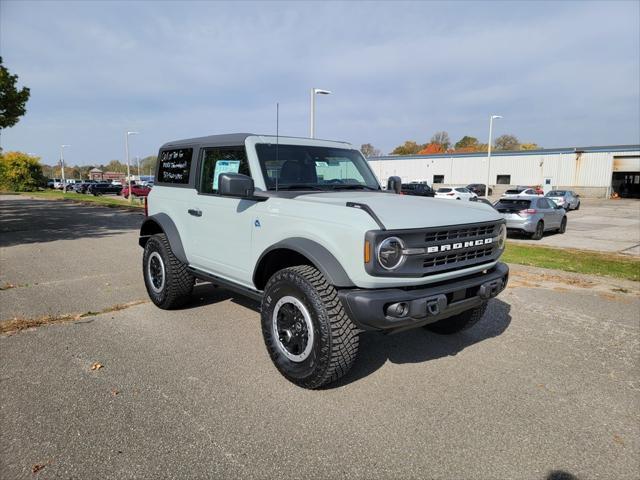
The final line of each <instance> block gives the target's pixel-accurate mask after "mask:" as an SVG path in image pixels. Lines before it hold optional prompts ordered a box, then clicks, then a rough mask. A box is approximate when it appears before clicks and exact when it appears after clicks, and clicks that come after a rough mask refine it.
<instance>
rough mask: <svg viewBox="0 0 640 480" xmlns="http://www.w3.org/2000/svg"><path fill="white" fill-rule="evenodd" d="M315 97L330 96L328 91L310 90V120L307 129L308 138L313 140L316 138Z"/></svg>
mask: <svg viewBox="0 0 640 480" xmlns="http://www.w3.org/2000/svg"><path fill="white" fill-rule="evenodd" d="M316 95H331V92H330V91H329V90H323V89H321V88H312V89H311V113H310V114H311V120H310V128H309V137H311V138H315V136H316V126H315V122H316Z"/></svg>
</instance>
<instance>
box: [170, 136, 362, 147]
mask: <svg viewBox="0 0 640 480" xmlns="http://www.w3.org/2000/svg"><path fill="white" fill-rule="evenodd" d="M254 136H255V137H275V135H273V134H268V135H267V134H259V133H225V134H223V135H208V136H206V137H195V138H186V139H184V140H174V141H172V142H167V143H165V144H164V145H162V147H160V148H167V147H177V146H181V145H185V146H186V145H203V144H206V145H242V144H244V141H245V140H246V139H247V137H254ZM280 138H282V139H285V138H301V139H305V140H320V141H328V142H335V143H344V144H346V145H350V144H349V143H348V142H343V141H339V140H323V139H321V138H306V137H292V136H290V135H281V136H280Z"/></svg>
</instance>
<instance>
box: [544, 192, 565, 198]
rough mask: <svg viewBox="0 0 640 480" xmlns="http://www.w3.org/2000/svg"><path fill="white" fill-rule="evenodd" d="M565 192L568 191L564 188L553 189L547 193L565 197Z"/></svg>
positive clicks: (552, 195)
mask: <svg viewBox="0 0 640 480" xmlns="http://www.w3.org/2000/svg"><path fill="white" fill-rule="evenodd" d="M565 193H567V192H566V191H564V190H551V191H550V192H549V193H547V197H563V196H564V194H565Z"/></svg>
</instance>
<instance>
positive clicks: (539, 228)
mask: <svg viewBox="0 0 640 480" xmlns="http://www.w3.org/2000/svg"><path fill="white" fill-rule="evenodd" d="M543 236H544V222H543V221H542V220H540V221H539V222H538V223H537V225H536V231H535V232H533V233H532V234H531V240H541V239H542V237H543Z"/></svg>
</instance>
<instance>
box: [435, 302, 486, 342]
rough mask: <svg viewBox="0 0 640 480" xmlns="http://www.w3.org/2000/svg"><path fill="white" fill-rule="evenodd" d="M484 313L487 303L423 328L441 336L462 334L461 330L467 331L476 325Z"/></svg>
mask: <svg viewBox="0 0 640 480" xmlns="http://www.w3.org/2000/svg"><path fill="white" fill-rule="evenodd" d="M486 311H487V302H485V303H483V304H482V305H480V306H479V307H476V308H474V309H471V310H467V311H466V312H462V313H459V314H458V315H455V316H453V317H449V318H445V319H444V320H440V321H438V322H435V323H430V324H428V325H425V326H424V328H426V329H427V330H430V331H432V332H434V333H439V334H441V335H451V334H453V333H458V332H462V331H463V330H467V329H469V328H471V327H473V326H474V325H475V324H476V323H478V322H479V321H480V319H482V317H483V316H484V313H485V312H486Z"/></svg>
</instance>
